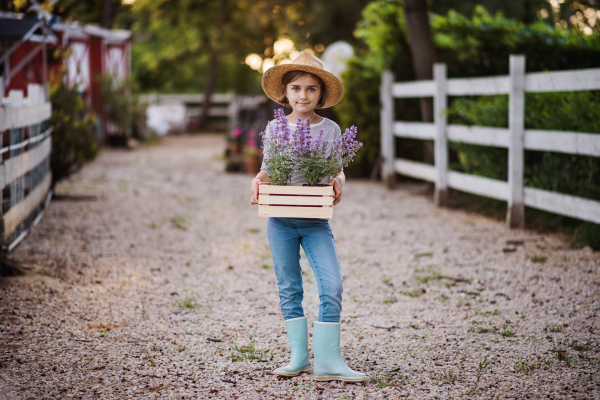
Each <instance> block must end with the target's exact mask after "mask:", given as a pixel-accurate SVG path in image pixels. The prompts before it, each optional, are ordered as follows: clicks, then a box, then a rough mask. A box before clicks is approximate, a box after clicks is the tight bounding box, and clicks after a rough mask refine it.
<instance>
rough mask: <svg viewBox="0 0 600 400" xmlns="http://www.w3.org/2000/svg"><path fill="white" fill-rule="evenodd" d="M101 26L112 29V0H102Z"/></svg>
mask: <svg viewBox="0 0 600 400" xmlns="http://www.w3.org/2000/svg"><path fill="white" fill-rule="evenodd" d="M102 27H103V28H106V29H112V0H102Z"/></svg>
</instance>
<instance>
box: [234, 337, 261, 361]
mask: <svg viewBox="0 0 600 400" xmlns="http://www.w3.org/2000/svg"><path fill="white" fill-rule="evenodd" d="M255 345H256V339H254V338H253V337H252V335H250V344H249V345H247V346H241V347H240V346H238V345H236V344H235V342H234V341H233V339H232V340H231V354H230V357H231V359H232V360H235V361H243V360H248V361H253V360H257V361H260V360H262V359H263V358H264V357H265V356H266V354H267V352H266V351H264V352H260V353H258V352H257V351H256V349H255V348H254V347H255Z"/></svg>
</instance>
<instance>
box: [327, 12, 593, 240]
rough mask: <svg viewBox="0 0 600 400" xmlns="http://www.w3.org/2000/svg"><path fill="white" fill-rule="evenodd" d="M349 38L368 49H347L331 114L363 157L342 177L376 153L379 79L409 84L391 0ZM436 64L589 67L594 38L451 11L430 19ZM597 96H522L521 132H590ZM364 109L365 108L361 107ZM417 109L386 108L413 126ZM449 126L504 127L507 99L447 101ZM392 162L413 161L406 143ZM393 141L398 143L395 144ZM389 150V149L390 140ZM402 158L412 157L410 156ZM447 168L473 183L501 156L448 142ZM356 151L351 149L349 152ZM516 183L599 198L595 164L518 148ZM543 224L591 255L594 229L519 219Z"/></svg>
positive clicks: (415, 153) (406, 104)
mask: <svg viewBox="0 0 600 400" xmlns="http://www.w3.org/2000/svg"><path fill="white" fill-rule="evenodd" d="M362 16H363V18H362V20H361V21H360V22H359V24H358V25H357V29H356V31H355V36H356V37H357V38H358V39H361V40H362V41H363V42H364V43H365V44H366V46H367V47H368V50H365V49H359V50H357V57H356V58H355V59H354V60H353V61H352V62H350V64H349V70H348V71H347V72H346V74H345V75H344V77H343V78H344V84H345V85H346V88H347V93H346V98H345V99H344V100H343V101H342V103H340V106H339V107H337V108H336V112H337V113H338V116H339V117H340V120H341V121H342V123H346V121H349V122H350V123H354V124H356V125H357V126H358V128H359V132H360V131H361V130H362V131H363V132H365V134H367V135H369V140H366V139H365V138H361V141H363V142H364V143H365V145H364V147H363V149H362V150H361V152H364V156H363V157H362V158H361V160H360V163H357V165H356V168H355V169H350V168H349V169H348V173H349V175H352V174H360V175H363V176H364V175H365V171H370V170H371V169H372V167H373V166H372V165H371V164H370V163H373V162H374V161H375V160H376V159H377V157H376V156H373V155H374V154H377V153H378V151H379V129H380V122H379V75H380V73H381V71H382V70H384V69H389V70H392V71H393V72H394V74H395V76H396V81H406V80H413V79H414V77H413V72H412V62H411V56H410V50H409V48H408V46H407V39H406V38H407V35H406V29H405V21H404V14H403V11H402V7H401V6H400V5H399V4H398V3H395V2H372V3H369V4H368V5H367V6H366V7H365V9H364V10H363V14H362ZM430 22H431V27H432V33H433V38H434V44H435V46H436V53H437V61H438V62H445V63H446V64H447V66H448V75H449V77H451V78H455V77H477V76H493V75H506V74H508V72H509V71H508V70H509V56H510V55H511V54H524V55H525V57H526V69H527V72H534V71H554V70H565V69H579V68H594V67H596V68H597V61H596V60H598V59H600V37H598V35H590V36H586V35H584V34H583V33H581V32H579V31H575V30H567V29H556V28H555V27H553V26H550V25H548V24H546V23H545V22H543V21H538V22H535V23H533V24H524V23H522V22H519V21H516V20H511V19H507V18H505V17H504V16H503V15H502V14H500V13H497V14H495V15H491V14H490V13H488V12H487V11H486V10H485V8H483V7H481V6H479V7H476V9H475V11H474V12H473V14H472V16H471V17H469V18H468V17H465V16H463V15H460V14H458V13H456V12H454V11H450V12H449V13H448V14H447V15H431V17H430ZM599 96H600V94H599V93H598V92H576V93H543V94H527V95H526V101H525V103H526V114H525V117H526V121H525V123H526V128H527V129H544V130H559V131H560V130H562V131H576V132H587V133H600V107H599V105H600V97H599ZM369 102H370V103H369ZM419 113H420V111H419V109H418V103H416V102H410V101H408V100H397V101H396V119H398V120H420V118H419V117H418V115H419ZM449 122H450V123H454V124H465V125H480V126H492V127H494V126H495V127H507V126H508V96H481V97H472V98H471V97H461V98H454V99H452V98H451V99H450V102H449ZM401 141H402V142H401V145H400V146H397V150H398V155H401V156H402V157H405V158H410V159H416V160H419V159H420V160H421V161H423V158H422V157H423V151H422V148H420V147H419V146H418V145H415V143H413V142H416V141H409V140H404V139H402V140H401ZM397 143H398V141H397ZM398 144H399V143H398ZM411 153H412V154H411ZM450 153H451V154H450V161H451V163H450V167H451V168H452V169H456V170H460V171H464V172H467V173H471V174H474V175H479V176H486V177H490V178H494V179H501V180H506V179H507V176H508V152H507V150H506V149H500V148H492V147H484V146H476V145H468V144H464V143H450ZM359 154H360V152H359ZM525 166H526V168H525V176H524V182H525V185H527V186H530V187H536V188H541V189H545V190H552V191H557V192H561V193H566V194H572V195H577V196H581V197H586V198H591V199H600V174H598V171H600V159H599V158H596V157H585V156H573V155H568V154H558V153H548V152H537V151H526V153H525ZM529 214H531V215H540V216H541V215H542V214H544V216H543V218H542V217H540V219H544V220H549V219H552V220H553V222H552V224H549V225H548V228H549V229H555V228H556V227H558V226H561V225H564V226H568V227H571V228H573V229H574V230H575V233H576V236H577V240H578V241H579V242H581V243H587V244H590V245H591V246H592V247H594V248H599V249H600V226H598V225H594V224H589V223H583V224H582V223H581V221H578V220H574V219H571V218H566V217H561V216H554V217H549V215H551V214H548V213H542V212H541V211H535V212H532V213H530V211H528V215H529Z"/></svg>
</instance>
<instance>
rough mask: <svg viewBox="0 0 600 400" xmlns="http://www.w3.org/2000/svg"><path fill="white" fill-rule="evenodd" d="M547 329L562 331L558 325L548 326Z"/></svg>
mask: <svg viewBox="0 0 600 400" xmlns="http://www.w3.org/2000/svg"><path fill="white" fill-rule="evenodd" d="M548 330H549V331H550V332H554V333H556V332H562V330H563V328H562V326H560V325H553V326H551V327H549V328H548Z"/></svg>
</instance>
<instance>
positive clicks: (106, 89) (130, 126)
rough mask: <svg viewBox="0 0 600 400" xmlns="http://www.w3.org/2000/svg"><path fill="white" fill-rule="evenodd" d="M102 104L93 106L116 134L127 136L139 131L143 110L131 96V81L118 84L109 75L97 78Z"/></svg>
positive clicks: (132, 88) (136, 99)
mask: <svg viewBox="0 0 600 400" xmlns="http://www.w3.org/2000/svg"><path fill="white" fill-rule="evenodd" d="M98 81H99V83H100V96H101V98H102V103H101V105H100V104H94V106H95V108H96V111H97V113H98V114H102V115H103V116H104V118H105V119H106V121H107V122H108V123H109V124H112V125H113V126H114V127H115V128H116V130H117V132H118V133H120V134H125V135H129V133H130V132H132V131H133V130H136V131H137V132H139V131H140V129H139V127H140V125H141V124H143V122H142V121H143V120H144V116H145V109H144V106H142V105H141V104H140V103H139V102H138V98H137V96H135V95H134V94H133V91H134V87H133V81H131V80H127V81H125V82H123V83H118V82H117V81H116V80H115V79H114V78H113V77H112V75H110V74H105V75H102V76H100V77H98Z"/></svg>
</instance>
